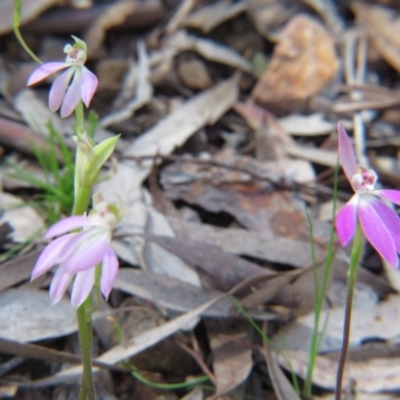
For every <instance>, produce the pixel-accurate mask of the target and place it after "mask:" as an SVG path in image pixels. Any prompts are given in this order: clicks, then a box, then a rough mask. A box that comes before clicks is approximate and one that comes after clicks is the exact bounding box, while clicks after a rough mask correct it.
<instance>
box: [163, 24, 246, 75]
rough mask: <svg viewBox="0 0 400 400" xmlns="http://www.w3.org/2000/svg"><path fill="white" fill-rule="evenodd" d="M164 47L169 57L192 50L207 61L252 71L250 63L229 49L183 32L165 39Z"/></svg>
mask: <svg viewBox="0 0 400 400" xmlns="http://www.w3.org/2000/svg"><path fill="white" fill-rule="evenodd" d="M165 47H166V51H167V53H166V55H167V54H169V56H170V57H171V56H175V55H176V54H178V53H180V52H183V51H190V50H192V51H196V52H197V53H199V54H200V55H201V56H203V57H204V58H205V59H207V60H209V61H214V62H217V63H221V64H225V65H229V66H231V67H233V68H237V69H239V70H241V71H244V72H248V73H252V71H253V69H252V66H251V64H250V62H249V61H247V60H246V59H245V58H244V57H243V56H241V55H240V54H239V53H237V52H236V51H234V50H232V49H231V48H230V47H227V46H225V45H223V44H220V43H217V42H215V41H212V40H209V39H203V38H198V37H196V36H192V35H189V34H188V33H187V32H186V31H183V30H181V31H178V32H176V33H175V34H174V35H172V36H170V37H169V38H167V40H166V42H165Z"/></svg>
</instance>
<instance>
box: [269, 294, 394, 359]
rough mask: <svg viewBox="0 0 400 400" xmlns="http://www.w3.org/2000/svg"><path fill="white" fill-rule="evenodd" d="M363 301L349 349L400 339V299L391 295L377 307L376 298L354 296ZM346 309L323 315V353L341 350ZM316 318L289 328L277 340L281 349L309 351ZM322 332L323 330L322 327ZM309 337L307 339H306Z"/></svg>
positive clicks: (354, 320) (354, 317) (302, 319)
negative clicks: (396, 322)
mask: <svg viewBox="0 0 400 400" xmlns="http://www.w3.org/2000/svg"><path fill="white" fill-rule="evenodd" d="M355 296H358V297H361V296H362V297H363V301H359V302H358V304H359V306H358V308H356V309H354V310H353V313H352V322H351V334H350V346H358V345H360V344H361V343H362V342H363V341H366V340H371V339H379V340H389V339H394V338H396V337H398V336H399V335H400V328H399V326H398V324H394V323H393V321H397V319H398V318H399V317H400V296H399V295H391V296H389V298H388V299H387V300H385V301H382V302H381V303H379V304H377V305H375V303H376V296H373V294H368V292H366V293H363V292H362V291H359V293H357V291H356V293H355ZM343 311H344V309H343V308H334V309H332V310H327V311H323V312H322V313H321V321H325V320H326V321H327V324H326V328H325V335H324V339H323V340H322V342H321V347H320V349H321V351H331V350H338V349H340V348H341V343H342V336H343V315H344V313H343ZM313 318H314V315H313V314H309V315H306V316H304V317H300V318H298V319H297V320H296V321H295V322H293V323H292V324H290V325H287V326H286V327H285V328H284V329H283V331H282V335H278V336H277V337H276V341H277V344H278V345H279V346H281V347H282V346H285V343H286V344H289V346H290V348H291V349H294V350H298V349H300V350H306V349H308V343H309V338H310V337H311V330H312V328H313V324H314V319H313ZM321 329H322V327H321ZM307 337H308V339H306V338H307Z"/></svg>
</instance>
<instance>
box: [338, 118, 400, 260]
mask: <svg viewBox="0 0 400 400" xmlns="http://www.w3.org/2000/svg"><path fill="white" fill-rule="evenodd" d="M338 135H339V158H340V162H341V164H342V166H343V170H344V173H345V174H346V177H347V179H348V181H349V182H350V184H351V186H352V188H353V190H354V192H355V194H354V196H353V197H352V198H351V199H350V200H349V201H348V202H347V203H346V204H345V205H344V206H343V207H342V208H341V209H340V211H339V212H338V214H337V215H336V218H335V227H336V231H337V234H338V236H339V240H340V242H341V244H342V246H346V245H347V244H348V243H349V242H350V240H351V239H352V238H353V236H354V234H355V231H356V227H357V223H360V224H361V228H362V230H363V232H364V234H365V237H366V238H367V239H368V241H369V242H370V243H371V245H372V246H373V247H374V248H375V249H376V251H377V252H378V253H379V254H380V255H381V257H382V258H383V259H385V260H386V261H387V262H388V263H389V264H390V265H392V266H393V267H397V266H398V256H397V253H398V252H400V219H399V216H398V215H397V213H396V212H395V211H394V210H393V209H392V208H390V207H389V206H388V205H387V204H386V203H385V201H384V199H386V200H389V201H391V202H393V203H395V204H397V205H400V191H398V190H389V189H382V190H376V189H375V183H376V181H377V175H376V173H375V171H373V170H372V169H370V170H367V169H365V168H361V167H358V165H357V161H356V156H355V153H354V149H353V146H352V144H351V142H350V139H349V137H348V136H347V133H346V131H345V129H344V127H343V125H342V124H341V123H340V122H339V123H338Z"/></svg>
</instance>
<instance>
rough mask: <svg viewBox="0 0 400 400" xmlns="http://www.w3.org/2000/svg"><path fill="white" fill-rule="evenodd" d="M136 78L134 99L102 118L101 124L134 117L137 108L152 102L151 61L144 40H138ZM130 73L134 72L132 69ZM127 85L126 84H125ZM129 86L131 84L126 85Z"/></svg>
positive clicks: (126, 94) (107, 124)
mask: <svg viewBox="0 0 400 400" xmlns="http://www.w3.org/2000/svg"><path fill="white" fill-rule="evenodd" d="M135 72H136V75H137V80H136V93H135V98H134V99H133V100H130V101H128V102H127V103H126V104H125V105H123V106H121V105H120V107H119V109H118V111H114V112H112V113H111V114H108V115H107V116H105V117H104V118H102V119H101V120H100V125H101V126H102V127H103V128H106V127H108V126H110V125H112V124H117V123H120V122H122V121H125V120H127V119H128V118H130V117H132V116H133V115H134V113H135V111H136V110H139V109H140V108H141V107H143V106H144V105H146V104H147V103H149V102H150V100H151V99H152V97H153V87H152V85H151V83H150V81H149V75H150V71H149V63H148V57H147V52H146V49H145V45H144V43H143V42H142V41H139V42H138V63H137V69H135ZM130 74H133V72H132V71H131V72H130ZM124 87H125V86H124ZM126 87H127V88H129V86H128V85H127V86H126ZM121 95H122V96H123V97H125V98H126V97H127V96H129V93H124V92H123V93H122V94H121Z"/></svg>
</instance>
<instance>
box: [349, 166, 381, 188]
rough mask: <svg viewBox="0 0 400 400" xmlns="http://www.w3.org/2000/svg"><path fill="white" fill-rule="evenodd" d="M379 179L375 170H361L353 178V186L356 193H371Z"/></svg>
mask: <svg viewBox="0 0 400 400" xmlns="http://www.w3.org/2000/svg"><path fill="white" fill-rule="evenodd" d="M377 179H378V176H377V175H376V172H375V171H374V170H372V169H370V170H367V169H365V168H359V169H358V171H357V173H356V174H354V175H353V177H352V178H351V185H352V187H353V189H354V191H355V192H356V193H359V194H361V193H365V192H371V191H373V190H374V189H375V183H376V181H377Z"/></svg>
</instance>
